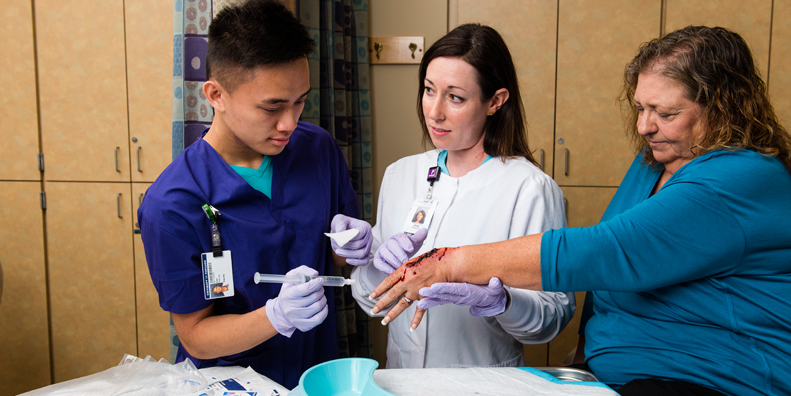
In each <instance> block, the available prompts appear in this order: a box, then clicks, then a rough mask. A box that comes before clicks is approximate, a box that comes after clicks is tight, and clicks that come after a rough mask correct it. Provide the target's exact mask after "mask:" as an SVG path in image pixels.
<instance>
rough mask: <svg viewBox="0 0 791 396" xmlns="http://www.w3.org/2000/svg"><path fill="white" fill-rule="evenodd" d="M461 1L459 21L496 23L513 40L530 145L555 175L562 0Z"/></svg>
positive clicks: (511, 48) (510, 44) (511, 45)
mask: <svg viewBox="0 0 791 396" xmlns="http://www.w3.org/2000/svg"><path fill="white" fill-rule="evenodd" d="M457 3H458V6H457V10H454V9H451V10H450V12H456V11H458V22H459V24H464V23H470V22H477V23H481V24H484V25H488V26H491V27H492V28H494V29H495V30H497V32H498V33H500V35H501V36H502V37H503V40H505V43H506V44H507V45H508V49H509V51H510V52H511V57H512V58H513V60H514V64H515V65H516V73H517V75H518V78H519V89H520V90H521V96H522V102H523V103H524V107H525V115H526V116H527V117H526V118H527V120H526V121H527V124H528V129H527V130H528V140H529V144H530V149H531V150H533V156H534V157H535V159H536V161H538V162H539V165H543V166H542V169H543V170H544V172H546V173H548V174H549V175H550V176H551V175H552V163H553V136H554V122H555V120H554V116H555V49H556V44H557V10H558V5H557V1H546V0H529V1H526V0H490V1H485V2H483V1H477V0H458V1H457ZM455 27H456V26H450V29H453V28H455ZM542 154H543V156H542ZM542 158H543V164H542Z"/></svg>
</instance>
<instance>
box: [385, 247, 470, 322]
mask: <svg viewBox="0 0 791 396" xmlns="http://www.w3.org/2000/svg"><path fill="white" fill-rule="evenodd" d="M458 249H459V248H439V249H433V250H431V251H429V252H426V253H424V254H422V255H420V256H418V257H415V258H413V259H411V260H409V261H407V262H406V263H404V264H403V265H401V266H400V267H399V268H398V269H396V270H395V271H393V273H391V274H390V275H388V276H387V278H385V280H383V281H382V283H380V284H379V286H377V287H376V289H374V291H373V293H371V296H370V298H371V299H374V298H376V297H379V296H381V298H380V299H379V302H377V303H376V305H374V308H373V309H372V310H371V313H372V314H376V313H378V312H379V311H381V310H382V309H383V308H385V307H387V306H388V305H390V304H392V303H394V302H396V301H398V302H397V303H396V304H395V305H394V306H393V308H391V309H390V311H389V312H388V313H387V315H385V317H384V319H383V320H382V324H384V325H386V324H388V323H390V322H391V321H392V320H393V319H395V318H396V317H398V315H400V314H401V313H402V312H404V310H406V309H407V308H409V306H410V305H411V304H410V303H408V302H407V300H405V299H404V298H403V297H406V298H407V299H408V300H413V301H414V300H418V299H420V294H419V291H420V289H421V288H424V287H430V286H431V285H432V284H434V283H438V282H448V281H449V280H451V279H450V276H449V272H450V268H451V267H452V262H453V261H454V260H455V259H456V257H457V256H458V254H459V250H458ZM424 314H425V310H424V309H420V308H418V309H417V312H415V317H414V318H413V319H412V326H411V328H412V329H415V328H416V327H417V325H418V324H420V321H421V320H422V319H423V315H424Z"/></svg>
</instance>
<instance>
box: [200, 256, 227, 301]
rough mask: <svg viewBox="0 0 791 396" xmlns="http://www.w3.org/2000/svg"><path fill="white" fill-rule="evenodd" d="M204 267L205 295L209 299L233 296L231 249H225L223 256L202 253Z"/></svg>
mask: <svg viewBox="0 0 791 396" xmlns="http://www.w3.org/2000/svg"><path fill="white" fill-rule="evenodd" d="M200 257H201V263H202V267H203V297H204V298H205V299H207V300H214V299H217V298H225V297H231V296H233V290H234V289H233V264H232V262H231V251H230V250H223V252H222V256H218V257H214V253H211V252H209V253H203V254H201V255H200Z"/></svg>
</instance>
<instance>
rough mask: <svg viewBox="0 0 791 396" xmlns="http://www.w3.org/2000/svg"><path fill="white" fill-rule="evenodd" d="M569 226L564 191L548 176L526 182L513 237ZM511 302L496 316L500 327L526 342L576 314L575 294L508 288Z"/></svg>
mask: <svg viewBox="0 0 791 396" xmlns="http://www.w3.org/2000/svg"><path fill="white" fill-rule="evenodd" d="M563 227H566V217H565V210H564V202H563V192H562V191H561V190H560V188H559V187H558V186H557V184H555V182H554V181H552V180H551V179H549V178H548V177H543V175H542V177H536V178H530V179H527V180H526V181H525V182H524V186H523V188H522V192H521V194H520V199H519V200H518V201H517V207H516V208H514V218H513V220H512V229H511V232H510V235H509V237H510V238H517V237H520V236H523V235H531V234H537V233H541V232H544V231H547V230H550V229H559V228H563ZM508 292H509V293H510V295H511V303H510V305H509V306H508V308H507V309H506V311H505V312H503V313H502V314H500V315H498V316H496V317H495V318H496V320H497V321H498V322H499V323H500V326H502V328H503V329H504V330H505V331H506V332H508V334H511V335H512V336H513V337H514V338H515V339H516V340H518V341H519V342H521V343H523V344H539V343H543V342H547V341H549V340H551V339H553V338H554V337H555V336H557V335H558V333H560V332H561V331H562V330H563V329H564V328H565V327H566V325H567V324H568V322H569V320H571V318H572V317H573V316H574V310H575V308H576V298H575V295H574V293H563V292H540V291H534V290H525V289H518V288H508Z"/></svg>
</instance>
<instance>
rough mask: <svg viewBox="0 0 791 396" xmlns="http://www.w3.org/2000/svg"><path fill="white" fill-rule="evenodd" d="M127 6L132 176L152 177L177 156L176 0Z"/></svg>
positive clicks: (149, 179) (151, 0) (140, 179)
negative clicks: (174, 143) (174, 120)
mask: <svg viewBox="0 0 791 396" xmlns="http://www.w3.org/2000/svg"><path fill="white" fill-rule="evenodd" d="M124 7H125V9H126V12H125V18H126V59H127V83H128V88H127V90H128V92H129V137H128V139H129V147H130V151H131V152H130V154H131V156H130V158H131V180H132V181H133V182H153V181H154V180H156V178H157V176H159V174H160V173H162V171H163V170H164V169H165V167H167V166H168V164H170V160H171V158H172V154H171V153H172V150H171V140H172V137H171V136H172V133H171V131H172V122H171V120H172V118H173V117H172V115H173V111H172V97H173V94H172V90H173V2H172V1H161V0H135V1H125V2H124Z"/></svg>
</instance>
